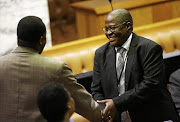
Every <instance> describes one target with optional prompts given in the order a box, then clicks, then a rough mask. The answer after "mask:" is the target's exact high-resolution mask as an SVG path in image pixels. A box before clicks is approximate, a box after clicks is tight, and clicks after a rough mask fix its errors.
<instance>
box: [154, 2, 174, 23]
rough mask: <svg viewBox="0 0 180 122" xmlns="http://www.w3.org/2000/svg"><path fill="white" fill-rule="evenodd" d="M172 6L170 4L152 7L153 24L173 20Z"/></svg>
mask: <svg viewBox="0 0 180 122" xmlns="http://www.w3.org/2000/svg"><path fill="white" fill-rule="evenodd" d="M171 8H172V6H171V4H170V3H169V2H166V3H161V4H156V5H154V6H152V14H153V22H159V21H163V20H169V19H171V18H172V9H171Z"/></svg>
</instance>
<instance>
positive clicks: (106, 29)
mask: <svg viewBox="0 0 180 122" xmlns="http://www.w3.org/2000/svg"><path fill="white" fill-rule="evenodd" d="M124 24H126V22H123V23H121V24H118V25H113V26H111V27H110V28H107V27H105V26H104V27H103V28H102V30H103V32H104V33H106V32H107V31H108V30H109V31H111V32H115V31H116V29H117V28H118V27H119V26H121V25H124Z"/></svg>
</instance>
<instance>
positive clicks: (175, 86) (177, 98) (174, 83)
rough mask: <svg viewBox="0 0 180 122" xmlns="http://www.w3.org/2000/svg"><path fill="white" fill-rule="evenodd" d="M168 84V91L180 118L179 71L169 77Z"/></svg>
mask: <svg viewBox="0 0 180 122" xmlns="http://www.w3.org/2000/svg"><path fill="white" fill-rule="evenodd" d="M169 84H170V86H169V91H170V93H171V96H172V99H173V101H174V103H175V105H176V110H177V111H178V114H179V116H180V69H178V70H176V71H175V72H173V73H172V74H171V75H170V78H169Z"/></svg>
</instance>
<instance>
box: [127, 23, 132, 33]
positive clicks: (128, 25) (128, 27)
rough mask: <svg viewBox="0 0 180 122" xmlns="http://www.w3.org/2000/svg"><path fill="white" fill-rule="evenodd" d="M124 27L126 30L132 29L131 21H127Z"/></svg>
mask: <svg viewBox="0 0 180 122" xmlns="http://www.w3.org/2000/svg"><path fill="white" fill-rule="evenodd" d="M126 27H127V30H128V31H132V24H131V22H127V23H126Z"/></svg>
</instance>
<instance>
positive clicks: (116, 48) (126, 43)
mask: <svg viewBox="0 0 180 122" xmlns="http://www.w3.org/2000/svg"><path fill="white" fill-rule="evenodd" d="M131 40H132V33H131V34H130V36H129V37H128V39H127V41H126V42H125V43H124V44H123V45H122V46H121V47H123V48H125V49H126V50H127V51H128V50H129V47H130V43H131ZM118 49H119V47H115V50H116V52H117V50H118Z"/></svg>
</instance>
